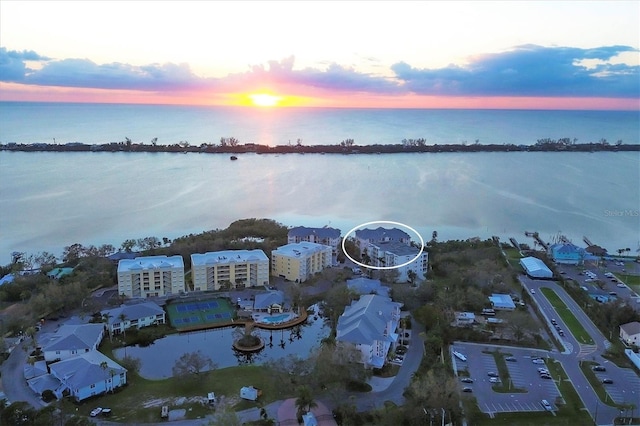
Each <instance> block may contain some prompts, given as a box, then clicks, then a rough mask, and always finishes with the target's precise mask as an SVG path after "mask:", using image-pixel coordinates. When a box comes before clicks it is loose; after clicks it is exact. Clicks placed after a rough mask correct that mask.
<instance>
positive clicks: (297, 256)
mask: <svg viewBox="0 0 640 426" xmlns="http://www.w3.org/2000/svg"><path fill="white" fill-rule="evenodd" d="M331 260H332V249H331V247H330V246H325V245H323V244H315V243H308V242H303V243H294V244H287V245H284V246H281V247H278V248H277V249H276V250H274V251H272V252H271V273H272V274H273V275H274V276H279V277H282V278H285V279H287V280H289V281H295V282H304V281H306V280H307V279H308V278H309V277H310V276H311V275H313V274H315V273H317V272H320V271H322V270H323V269H324V268H327V267H329V266H331Z"/></svg>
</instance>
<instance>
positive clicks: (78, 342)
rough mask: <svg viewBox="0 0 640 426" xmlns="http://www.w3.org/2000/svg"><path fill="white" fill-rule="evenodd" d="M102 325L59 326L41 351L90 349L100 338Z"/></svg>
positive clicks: (102, 331) (102, 330)
mask: <svg viewBox="0 0 640 426" xmlns="http://www.w3.org/2000/svg"><path fill="white" fill-rule="evenodd" d="M103 333H104V325H103V324H82V325H61V326H60V328H58V331H56V332H55V334H54V335H53V336H52V337H51V340H49V342H48V344H47V345H46V346H44V347H43V348H42V350H43V351H45V352H48V351H59V350H74V349H85V348H92V347H93V345H95V344H96V342H98V340H99V339H101V338H102V335H103Z"/></svg>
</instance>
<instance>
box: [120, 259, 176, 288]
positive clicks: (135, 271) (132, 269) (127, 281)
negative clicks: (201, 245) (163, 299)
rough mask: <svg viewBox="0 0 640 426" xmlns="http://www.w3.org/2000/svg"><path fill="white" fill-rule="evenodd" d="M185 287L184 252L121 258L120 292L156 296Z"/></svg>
mask: <svg viewBox="0 0 640 426" xmlns="http://www.w3.org/2000/svg"><path fill="white" fill-rule="evenodd" d="M182 291H185V287H184V261H183V260H182V256H177V255H176V256H171V257H167V256H147V257H136V258H135V259H123V260H121V261H120V262H118V294H120V295H125V296H127V297H142V298H145V297H154V296H166V295H169V294H178V293H180V292H182Z"/></svg>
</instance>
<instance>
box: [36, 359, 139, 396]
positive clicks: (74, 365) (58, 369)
mask: <svg viewBox="0 0 640 426" xmlns="http://www.w3.org/2000/svg"><path fill="white" fill-rule="evenodd" d="M49 370H50V371H51V375H52V376H53V377H55V378H56V379H58V380H59V381H60V383H61V384H62V385H63V386H62V388H63V389H66V390H68V391H69V393H70V395H71V396H72V397H73V398H74V399H75V400H76V401H82V400H85V399H87V398H90V397H92V396H94V395H100V394H103V393H106V392H111V391H113V390H114V389H116V388H119V387H121V386H124V385H125V384H126V383H127V370H126V368H124V367H122V366H121V365H119V364H118V363H116V362H115V361H113V360H111V359H110V358H108V357H106V356H105V355H103V354H102V353H100V352H98V351H90V352H87V353H84V354H81V355H78V356H75V357H73V358H69V359H65V360H63V361H59V362H56V363H54V364H51V365H49ZM59 390H60V388H58V392H59ZM56 396H58V397H60V396H59V395H56Z"/></svg>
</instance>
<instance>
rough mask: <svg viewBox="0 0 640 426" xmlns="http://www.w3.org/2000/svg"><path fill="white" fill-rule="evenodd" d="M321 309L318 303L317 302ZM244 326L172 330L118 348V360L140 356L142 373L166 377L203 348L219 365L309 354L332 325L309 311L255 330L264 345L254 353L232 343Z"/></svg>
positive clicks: (153, 376) (224, 365) (258, 362)
mask: <svg viewBox="0 0 640 426" xmlns="http://www.w3.org/2000/svg"><path fill="white" fill-rule="evenodd" d="M313 308H314V310H317V307H316V306H313ZM315 318H317V319H315ZM242 330H244V328H241V327H238V328H221V329H211V330H205V331H195V332H191V333H181V334H171V335H169V336H166V337H163V338H162V339H158V340H156V341H155V342H154V343H153V344H152V345H151V346H147V347H139V346H129V347H126V348H119V349H116V350H114V351H113V352H114V355H115V356H116V358H117V359H118V360H121V359H122V358H124V357H125V354H126V356H130V357H134V358H139V359H140V361H141V366H140V375H141V376H142V377H145V378H147V379H164V378H167V377H171V376H172V371H171V370H172V368H173V365H174V364H175V362H176V360H178V358H180V357H181V356H182V354H184V353H187V352H194V351H197V350H200V351H201V352H202V353H203V354H204V355H206V356H208V357H210V358H211V359H212V360H213V362H215V363H216V364H217V367H218V368H225V367H233V366H237V365H245V364H262V363H264V362H266V361H269V360H273V359H279V358H283V357H286V356H289V355H296V356H298V357H300V358H307V357H308V356H309V353H310V351H311V350H312V349H313V348H317V347H319V346H320V341H321V340H322V339H324V338H325V337H327V336H329V331H330V329H329V327H328V326H327V325H325V323H324V320H323V319H322V318H321V317H316V316H315V315H309V318H308V319H307V321H306V323H304V324H300V325H297V326H294V327H292V328H289V329H284V330H261V329H258V328H255V329H254V330H253V334H255V335H257V336H260V337H261V338H262V339H263V341H264V343H265V347H264V349H262V350H260V351H258V352H254V353H251V354H247V353H242V352H238V351H236V350H234V349H233V347H232V346H231V345H232V343H233V341H234V340H235V339H236V338H237V337H238V333H239V332H240V331H242Z"/></svg>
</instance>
